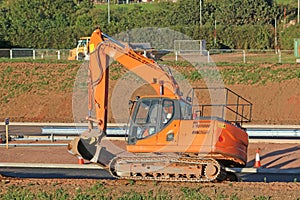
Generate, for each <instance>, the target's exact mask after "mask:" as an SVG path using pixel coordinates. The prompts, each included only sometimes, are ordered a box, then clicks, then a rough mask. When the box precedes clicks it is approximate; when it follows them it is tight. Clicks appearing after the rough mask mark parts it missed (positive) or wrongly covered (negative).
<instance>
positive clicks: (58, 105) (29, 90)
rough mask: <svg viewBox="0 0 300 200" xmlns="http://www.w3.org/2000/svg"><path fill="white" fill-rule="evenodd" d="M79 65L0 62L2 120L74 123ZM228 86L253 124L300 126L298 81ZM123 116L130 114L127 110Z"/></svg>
mask: <svg viewBox="0 0 300 200" xmlns="http://www.w3.org/2000/svg"><path fill="white" fill-rule="evenodd" d="M79 66H80V65H79V64H71V65H68V64H43V63H4V62H3V63H0V69H1V70H0V71H1V73H2V77H1V78H2V80H3V83H8V84H7V85H8V86H5V87H3V86H2V87H0V96H1V98H2V100H1V102H0V106H1V109H0V120H2V121H3V120H4V119H5V118H7V117H9V118H10V119H11V121H15V122H26V121H32V122H73V113H72V92H73V86H74V80H75V78H76V73H77V70H78V68H79ZM117 71H118V70H117ZM113 73H116V72H115V71H114V72H113ZM116 76H117V75H116ZM116 76H114V77H116ZM115 83H116V80H112V85H111V87H110V96H111V93H112V92H113V86H114V84H115ZM193 85H194V86H197V84H196V83H194V84H193ZM226 87H228V88H230V89H231V90H233V91H235V92H236V93H238V94H240V95H241V96H243V97H245V98H246V99H248V100H250V101H251V102H252V103H253V115H252V117H253V121H252V123H253V124H300V112H298V110H300V79H299V78H294V79H291V80H286V81H282V82H274V83H270V82H268V83H266V84H264V85H261V84H260V85H259V84H254V85H251V84H249V85H240V84H239V85H227V86H226ZM144 92H145V93H147V92H146V91H144ZM3 97H6V98H5V99H3ZM127 101H128V99H120V101H119V102H120V104H121V102H122V103H123V102H125V104H127V103H126V102H127ZM124 113H128V112H127V110H126V111H124ZM109 122H114V116H112V115H110V116H109Z"/></svg>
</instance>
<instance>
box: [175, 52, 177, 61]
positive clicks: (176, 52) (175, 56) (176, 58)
mask: <svg viewBox="0 0 300 200" xmlns="http://www.w3.org/2000/svg"><path fill="white" fill-rule="evenodd" d="M175 61H178V52H177V51H175Z"/></svg>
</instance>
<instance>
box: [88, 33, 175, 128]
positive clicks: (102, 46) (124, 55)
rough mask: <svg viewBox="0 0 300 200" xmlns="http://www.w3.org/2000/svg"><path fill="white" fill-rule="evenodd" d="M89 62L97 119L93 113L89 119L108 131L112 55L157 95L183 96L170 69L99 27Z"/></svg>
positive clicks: (90, 93)
mask: <svg viewBox="0 0 300 200" xmlns="http://www.w3.org/2000/svg"><path fill="white" fill-rule="evenodd" d="M89 48H90V52H91V53H90V64H89V75H90V76H89V77H90V80H89V111H90V112H89V113H91V111H92V107H93V106H92V105H93V104H95V109H96V119H92V118H91V117H90V116H89V117H88V120H90V121H93V122H96V123H97V124H98V127H99V129H100V130H102V131H104V132H105V131H106V122H107V108H108V84H109V70H108V67H109V65H108V64H109V57H111V58H113V59H114V60H115V61H117V62H119V63H120V64H122V65H123V66H124V67H125V68H126V69H128V70H130V71H131V72H133V73H135V74H136V75H137V76H139V77H141V78H143V79H144V80H145V81H146V82H147V83H149V84H150V85H151V86H152V88H153V89H154V91H155V92H156V94H158V95H168V96H171V97H173V98H180V91H179V87H178V84H177V83H176V81H175V79H174V78H173V76H172V74H171V73H170V71H168V72H166V71H165V70H164V69H163V68H162V67H161V66H160V65H158V64H157V63H156V62H155V61H153V60H151V59H149V58H147V57H144V56H143V55H141V54H139V53H136V52H135V51H133V50H132V49H131V48H129V47H128V45H126V44H122V43H120V42H119V41H116V40H114V39H113V38H111V37H109V36H108V35H106V34H104V33H102V32H101V30H100V29H96V30H95V31H94V32H93V34H92V36H91V40H90V44H89Z"/></svg>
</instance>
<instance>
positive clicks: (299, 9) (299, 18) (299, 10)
mask: <svg viewBox="0 0 300 200" xmlns="http://www.w3.org/2000/svg"><path fill="white" fill-rule="evenodd" d="M299 13H300V0H298V24H299V23H300V17H299Z"/></svg>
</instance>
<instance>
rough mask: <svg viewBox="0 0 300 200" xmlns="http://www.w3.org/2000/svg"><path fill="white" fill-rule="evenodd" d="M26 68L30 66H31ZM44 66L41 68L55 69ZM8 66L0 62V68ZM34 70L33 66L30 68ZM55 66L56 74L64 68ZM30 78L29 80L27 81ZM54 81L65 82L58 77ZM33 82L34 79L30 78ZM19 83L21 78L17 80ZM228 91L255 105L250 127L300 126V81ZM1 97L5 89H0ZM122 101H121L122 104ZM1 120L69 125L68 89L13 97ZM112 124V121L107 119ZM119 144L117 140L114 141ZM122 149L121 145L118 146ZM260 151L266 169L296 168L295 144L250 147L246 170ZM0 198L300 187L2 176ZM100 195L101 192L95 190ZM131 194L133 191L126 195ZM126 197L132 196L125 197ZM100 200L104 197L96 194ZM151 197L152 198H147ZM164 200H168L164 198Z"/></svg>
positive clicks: (232, 193)
mask: <svg viewBox="0 0 300 200" xmlns="http://www.w3.org/2000/svg"><path fill="white" fill-rule="evenodd" d="M13 65H15V66H16V67H18V68H22V67H23V68H26V67H27V65H28V64H27V63H19V64H16V63H14V64H13ZM29 65H30V64H29ZM49 65H50V64H47V65H45V66H44V67H53V66H49ZM2 66H3V67H5V66H7V63H0V67H2ZM31 67H32V66H31ZM63 67H65V66H63V65H55V66H54V68H55V70H57V71H59V69H61V68H63ZM28 80H30V79H27V80H26V81H28ZM55 80H56V81H58V82H59V81H62V80H64V77H62V76H59V74H58V76H57V77H56V79H55ZM31 81H32V82H34V81H35V78H32V79H31ZM20 82H22V80H20ZM227 87H228V88H230V89H231V90H233V91H235V92H236V93H238V94H240V95H241V96H243V97H245V98H246V99H248V100H250V101H251V102H252V103H253V121H252V122H251V123H252V124H290V125H299V124H300V112H299V110H300V79H299V78H298V79H291V80H287V81H283V82H274V83H266V84H263V85H255V84H254V85H251V84H249V85H228V86H227ZM0 92H1V94H4V93H5V92H6V91H4V90H1V91H0ZM122 103H124V102H122ZM0 117H1V119H2V120H3V121H4V119H5V118H6V117H9V118H10V119H11V121H15V122H17V121H23V122H73V116H72V90H69V91H57V90H52V89H49V90H48V89H45V90H43V91H37V90H31V91H28V92H27V93H26V94H20V95H15V96H13V97H11V98H10V99H9V101H6V102H3V101H2V102H1V109H0ZM109 121H110V122H113V120H112V119H109ZM118 143H119V142H118ZM120 145H121V146H122V145H123V146H124V143H120ZM257 148H260V158H261V164H262V167H264V168H279V169H299V168H300V160H299V158H300V156H299V155H300V145H299V144H297V143H289V144H278V143H268V142H267V141H266V142H264V143H250V145H249V149H248V163H247V167H252V166H253V164H254V158H255V152H256V149H257ZM0 152H1V156H0V162H28V163H73V164H74V163H75V164H76V163H77V158H76V157H73V156H71V155H70V154H68V152H67V150H66V147H34V148H32V147H31V148H29V147H11V148H9V149H8V150H6V149H5V147H0ZM0 181H1V182H0V185H1V189H0V194H1V195H4V194H7V193H8V192H10V191H11V190H12V188H14V187H15V188H19V190H20V188H21V189H26V190H28V191H31V192H32V193H37V192H41V191H45V192H49V193H51V191H52V192H55V191H57V190H63V191H65V192H67V193H68V194H69V197H70V199H73V198H72V197H74V195H76V194H77V193H78V191H85V190H88V189H91V188H92V187H94V186H95V184H96V185H98V186H99V184H100V185H101V187H100V186H99V190H101V191H102V192H103V195H104V196H105V197H108V199H118V198H121V197H124V198H125V197H129V198H127V199H132V198H134V196H131V197H132V198H130V195H132V194H135V193H134V192H136V193H139V194H142V195H143V197H147V196H148V197H156V198H157V199H159V197H160V199H163V198H164V197H167V196H168V197H170V198H172V199H196V197H195V196H194V198H193V196H188V194H191V195H194V194H198V197H199V196H201V195H202V196H201V197H202V198H203V197H207V198H204V199H297V198H300V184H299V183H298V182H297V181H296V182H289V183H283V182H272V183H263V182H260V183H245V182H223V183H204V184H198V183H197V184H195V183H164V182H152V181H151V182H147V181H146V182H145V181H137V182H130V181H126V180H91V179H84V180H83V179H68V180H66V179H16V178H10V177H4V176H0ZM98 192H99V191H98ZM130 192H131V193H130ZM129 193H130V194H129ZM95 194H97V195H98V196H99V195H102V194H99V193H95ZM148 199H151V198H148ZM165 199H167V198H165Z"/></svg>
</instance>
